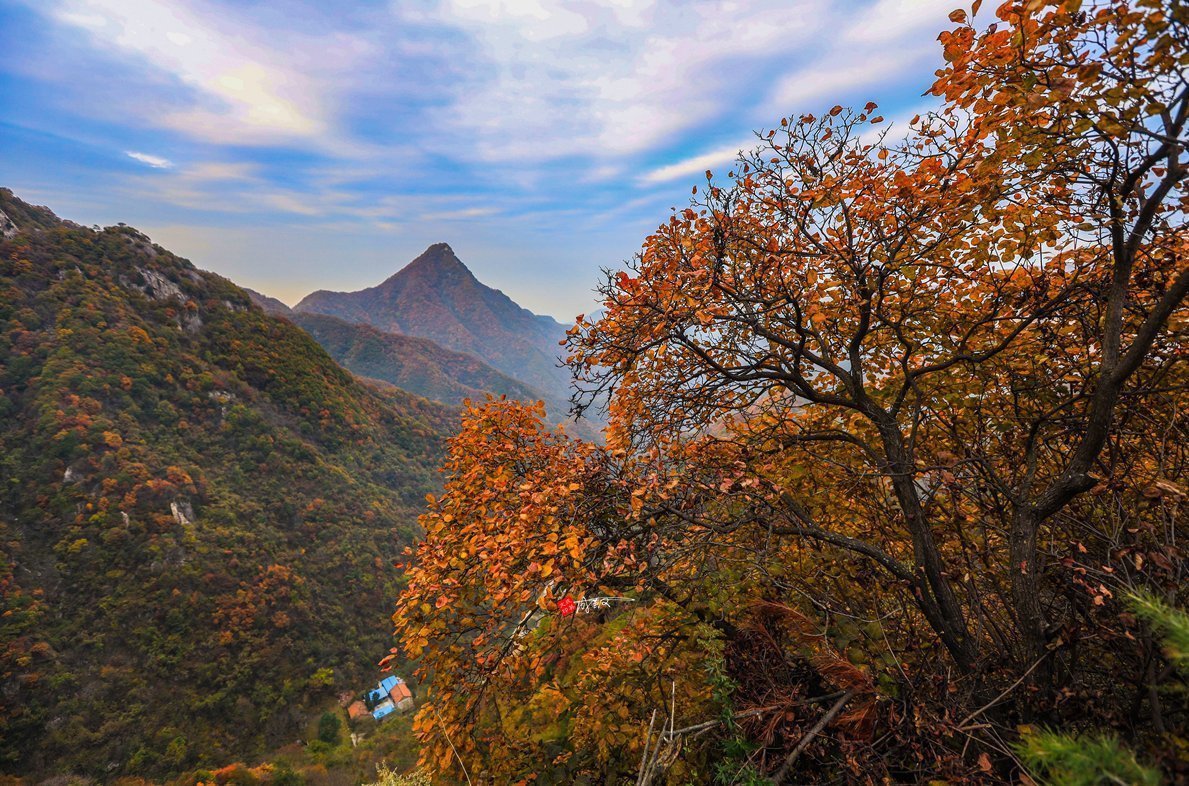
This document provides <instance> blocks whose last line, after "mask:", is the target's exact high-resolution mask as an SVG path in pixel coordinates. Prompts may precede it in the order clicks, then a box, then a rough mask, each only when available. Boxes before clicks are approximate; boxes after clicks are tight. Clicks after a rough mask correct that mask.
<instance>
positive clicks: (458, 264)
mask: <svg viewBox="0 0 1189 786" xmlns="http://www.w3.org/2000/svg"><path fill="white" fill-rule="evenodd" d="M293 310H294V311H296V312H298V313H305V314H325V315H328V316H332V317H338V318H339V319H343V320H346V321H348V322H358V323H363V324H368V325H371V326H372V327H375V328H378V329H379V330H382V331H385V332H388V333H401V334H404V335H407V336H416V337H420V338H427V339H430V340H431V341H433V342H435V343H437V344H440V345H441V346H443V347H445V348H446V349H450V350H454V351H456V352H465V353H468V354H470V355H474V356H475V357H477V358H479V359H480V360H482V361H483V362H485V363H487V364H488V365H490V366H492V367H493V368H495V369H496V370H498V371H501V372H503V373H504V374H507V375H508V376H510V377H512V378H513V379H516V380H518V381H520V382H521V383H523V384H525V385H527V386H528V387H530V388H532V389H533V390H535V391H538V392H539V393H540V396H541V397H542V398H544V400H545V402H546V406H547V407H548V409H549V411H550V416H551V417H552V418H554V419H562V418H564V417H565V414H566V412H567V410H568V400H569V394H570V375H569V371H568V370H567V369H565V368H564V367H562V366H561V363H560V360H559V358H560V356H561V355H562V354H563V350H562V347H561V346H560V342H561V341H562V340H563V339H564V338H565V334H566V329H565V327H564V326H563V325H562V324H561V323H559V322H557V321H556V320H554V319H553V318H552V317H547V316H541V315H537V314H534V313H532V312H531V311H529V310H528V309H525V308H522V307H521V306H519V305H517V304H516V303H515V302H514V301H513V300H512V299H511V298H509V297H508V296H507V295H505V294H504V293H503V292H500V291H499V290H497V289H493V288H491V287H489V286H486V285H485V284H483V283H481V282H480V281H479V280H478V279H477V278H475V276H474V274H473V273H471V271H470V270H469V269H468V268H467V267H466V265H464V264H463V262H462V260H460V259H459V258H458V256H457V255H456V254H455V253H454V250H453V249H452V248H450V246H449V245H447V244H446V243H437V244H435V245H432V246H430V247H429V248H427V249H426V250H425V252H424V253H422V254H421V255H420V256H418V257H417V258H416V259H414V260H413V261H412V262H410V263H409V264H408V265H406V266H405V267H404V268H402V269H401V270H399V271H398V272H397V273H395V274H394V275H392V276H390V277H389V278H388V279H387V280H385V281H384V282H382V283H380V284H378V285H376V286H374V287H368V288H367V289H362V290H359V291H357V292H329V291H325V290H320V291H318V292H313V293H311V294H310V295H308V296H306V297H305V298H304V299H303V300H302V301H301V302H300V303H298V304H297V305H296V306H295V307H294V309H293Z"/></svg>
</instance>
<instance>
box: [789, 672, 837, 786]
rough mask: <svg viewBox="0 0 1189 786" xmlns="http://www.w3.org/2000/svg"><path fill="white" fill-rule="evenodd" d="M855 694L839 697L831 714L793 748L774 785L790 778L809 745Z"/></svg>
mask: <svg viewBox="0 0 1189 786" xmlns="http://www.w3.org/2000/svg"><path fill="white" fill-rule="evenodd" d="M855 692H856V691H855V689H854V688H851V689H850V690H848V691H847V692H846V693H843V694H842V696H841V697H839V699H838V701H836V702H834V706H833V707H831V708H830V710H829V712H827V713H826V714H825V715H823V716H822V717H821V720H819V721H818V722H817V723H815V724H814V725H813V728H812V729H810V730H809V733H808V734H806V735H805V736H804V737H802V738H801V741H800V742H798V743H797V747H795V748H793V751H792V753H790V754H789V755H788V758H787V759H785V760H784V764H782V765H781V767H780V769H779V770H778V771H777V772H776V775H775V776H774V777H773V778H772V783H774V784H775V785H776V786H780V784H782V783H784V781H785V779H786V778H787V777H788V774H789V770H790V769H791V768H792V766H793V764H794V763H795V762H796V761H797V757H798V756H800V755H801V752H802V751H804V750H805V749H806V748H807V747H809V743H811V742H813V738H814V737H816V736H817V735H819V734H821V732H822V729H824V728H826V726H828V725H830V721H832V720H834V718H835V716H837V715H838V713H839V712H841V711H842V708H843V706H844V705H845V704H846V703H847V702H848V701H850V700H851V697H852V696H854V695H855Z"/></svg>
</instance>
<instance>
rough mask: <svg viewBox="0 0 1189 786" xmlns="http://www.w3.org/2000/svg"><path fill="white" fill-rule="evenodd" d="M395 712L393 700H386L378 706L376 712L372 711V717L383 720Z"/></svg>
mask: <svg viewBox="0 0 1189 786" xmlns="http://www.w3.org/2000/svg"><path fill="white" fill-rule="evenodd" d="M395 711H396V705H395V704H393V703H392V701H391V700H389V699H384V701H382V702H380V703H379V704H377V705H376V708H375V709H374V710H372V717H373V718H375V719H376V720H381V719H383V718H386V717H388V716H389V715H391V714H392V713H393V712H395Z"/></svg>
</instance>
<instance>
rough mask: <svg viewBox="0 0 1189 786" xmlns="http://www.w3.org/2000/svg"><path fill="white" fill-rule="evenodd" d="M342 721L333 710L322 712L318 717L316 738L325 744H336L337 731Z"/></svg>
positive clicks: (337, 739) (340, 727)
mask: <svg viewBox="0 0 1189 786" xmlns="http://www.w3.org/2000/svg"><path fill="white" fill-rule="evenodd" d="M342 726H343V722H342V720H340V719H339V716H338V715H335V714H334V713H333V712H324V713H322V715H321V717H319V718H318V739H319V740H321V741H322V742H325V743H326V744H327V745H338V742H339V731H340V730H341V729H342Z"/></svg>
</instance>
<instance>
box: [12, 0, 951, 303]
mask: <svg viewBox="0 0 1189 786" xmlns="http://www.w3.org/2000/svg"><path fill="white" fill-rule="evenodd" d="M960 4H961V3H960V1H959V0H866V2H859V0H854V1H853V2H852V1H851V0H833V1H832V2H827V0H714V1H706V2H702V1H700V0H686V1H685V2H661V1H660V0H597V1H592V2H577V0H569V1H564V0H520V1H515V0H440V1H439V0H423V1H422V2H382V1H381V0H375V1H372V0H336V1H334V2H326V0H318V1H317V2H306V1H305V0H241V1H240V2H217V1H216V0H0V51H2V52H4V55H3V57H0V150H2V151H3V153H2V154H0V185H6V186H9V187H11V188H13V189H14V190H15V191H16V192H17V194H18V195H19V196H21V197H23V198H25V199H26V200H28V201H33V202H37V203H39V204H46V205H49V206H50V207H52V208H53V209H54V210H55V211H56V212H57V213H58V214H59V215H62V216H64V217H67V218H71V219H73V220H76V221H79V222H80V223H84V224H102V225H107V224H112V223H116V222H119V221H123V222H126V223H128V224H131V225H133V226H136V227H138V228H140V229H142V230H144V231H146V232H148V234H149V235H150V236H152V237H153V239H154V240H156V241H157V242H159V243H161V244H162V245H164V246H166V247H167V248H170V249H171V250H173V251H175V252H177V253H179V254H181V255H183V256H186V257H188V258H190V259H191V260H193V261H194V263H195V264H197V265H198V266H199V267H202V268H205V269H208V270H214V271H216V272H218V273H221V274H223V275H225V276H228V277H229V278H231V279H232V280H234V281H236V282H237V283H241V284H244V285H246V286H250V287H253V288H255V289H258V290H261V291H263V292H265V293H267V294H270V295H273V296H276V297H279V298H281V299H282V300H285V301H286V302H289V303H294V302H296V301H297V300H299V299H300V298H301V297H302V296H303V295H305V294H307V293H308V292H310V291H312V290H314V289H336V290H352V289H358V288H361V287H364V286H370V285H372V284H375V283H378V282H379V281H381V280H383V279H384V278H386V277H387V276H388V275H390V274H391V273H392V272H394V271H395V270H397V269H398V268H400V267H401V266H402V265H403V264H404V263H406V262H407V261H408V260H410V259H411V258H413V257H414V256H416V255H417V254H418V253H419V252H420V251H422V250H423V249H424V248H425V247H426V246H428V245H430V244H431V243H435V242H439V241H445V242H448V243H450V244H451V246H453V248H454V250H455V251H456V252H457V253H458V255H459V256H460V257H461V258H462V259H463V261H464V262H466V263H467V265H468V266H469V267H470V268H471V269H472V270H473V271H475V273H476V275H478V276H479V278H480V279H481V280H483V281H484V282H486V283H488V284H490V285H492V286H495V287H498V288H500V289H502V290H504V291H505V292H506V293H508V294H509V295H510V296H512V298H513V299H515V300H517V301H518V302H520V303H521V304H522V305H524V306H526V307H528V308H530V309H532V310H533V311H536V312H538V313H545V314H551V315H553V316H556V317H558V318H559V319H561V320H563V321H569V320H570V319H572V317H573V316H574V315H575V314H577V313H579V312H581V311H587V310H589V309H591V308H593V295H592V292H591V289H592V287H593V285H594V284H595V283H596V281H597V279H598V271H599V269H600V268H603V267H616V266H618V265H619V264H620V263H621V262H622V260H624V259H626V258H629V257H630V256H631V255H632V254H633V253H635V251H636V250H637V249H638V248H639V247H640V244H641V241H642V240H643V239H644V238H645V237H646V236H647V234H648V233H649V232H650V231H651V230H652V229H653V228H655V227H656V226H657V225H658V224H660V223H661V222H663V221H664V220H665V219H666V217H667V215H668V213H669V210H670V208H672V207H682V206H684V205H685V203H686V201H687V200H688V195H689V191H690V187H691V186H692V185H695V184H698V183H700V182H703V174H702V173H703V172H704V171H705V170H706V169H708V168H709V169H714V170H715V171H721V172H724V173H725V171H726V168H727V165H728V164H729V163H730V161H731V160H732V159H733V157H734V153H735V152H736V151H737V150H738V149H740V148H742V147H750V146H751V145H752V143H753V141H754V136H753V135H752V134H753V131H754V130H756V129H761V128H770V127H772V126H773V125H775V124H776V123H777V122H778V121H779V118H780V117H782V116H785V115H795V114H801V113H805V112H820V111H821V110H823V109H828V108H829V107H830V106H832V105H833V104H835V103H842V104H855V105H862V104H863V103H865V102H866V101H868V100H875V101H877V102H878V103H879V104H880V106H881V108H882V112H883V114H884V115H885V116H887V117H888V118H889V120H890V121H893V122H895V121H896V120H897V119H900V125H903V119H904V118H907V117H911V116H912V115H913V114H915V113H916V112H917V111H919V110H920V109H922V108H926V107H928V106H929V105H930V102H929V100H928V99H927V98H924V97H922V93H923V92H924V91H925V89H926V88H927V87H928V85H929V83H930V82H931V79H932V73H933V71H934V70H935V69H936V68H937V67H938V66H939V64H940V62H941V59H940V47H939V46H938V44H937V43H936V36H937V33H938V32H939V31H940V30H942V29H944V28H946V27H947V26H949V23H948V21H947V20H946V16H947V14H948V12H949V11H950V10H952V9H953V8H955V7H957V6H959V5H960Z"/></svg>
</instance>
